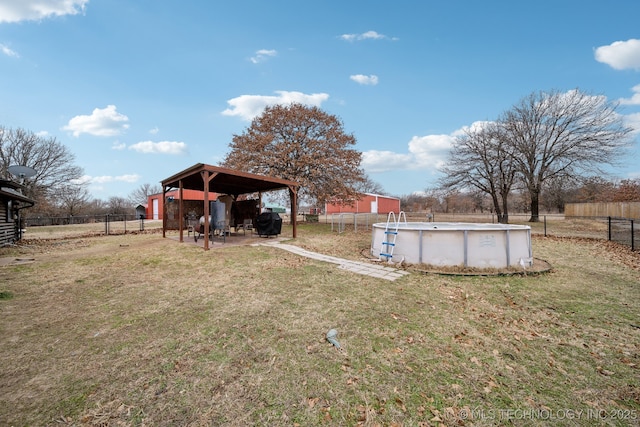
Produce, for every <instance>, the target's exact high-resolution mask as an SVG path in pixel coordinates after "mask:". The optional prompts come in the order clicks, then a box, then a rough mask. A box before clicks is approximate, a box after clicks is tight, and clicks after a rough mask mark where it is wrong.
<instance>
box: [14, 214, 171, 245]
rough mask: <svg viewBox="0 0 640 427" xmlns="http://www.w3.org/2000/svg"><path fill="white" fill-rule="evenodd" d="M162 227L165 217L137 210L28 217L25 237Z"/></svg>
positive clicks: (68, 235) (133, 231)
mask: <svg viewBox="0 0 640 427" xmlns="http://www.w3.org/2000/svg"><path fill="white" fill-rule="evenodd" d="M155 228H160V229H161V228H162V221H159V220H147V219H145V218H144V217H140V216H136V215H135V214H104V215H78V216H56V217H30V218H25V219H24V228H23V230H22V238H27V239H29V238H59V237H76V236H85V235H114V234H127V233H136V232H142V231H145V230H153V229H155Z"/></svg>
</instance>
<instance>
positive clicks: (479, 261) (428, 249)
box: [371, 222, 533, 268]
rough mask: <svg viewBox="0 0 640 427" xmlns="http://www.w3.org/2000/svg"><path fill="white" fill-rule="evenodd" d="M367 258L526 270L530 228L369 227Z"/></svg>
mask: <svg viewBox="0 0 640 427" xmlns="http://www.w3.org/2000/svg"><path fill="white" fill-rule="evenodd" d="M371 255H372V256H374V257H376V258H379V259H380V260H382V261H392V262H400V261H404V262H406V263H409V264H429V265H434V266H460V267H475V268H505V267H529V266H531V265H532V262H533V254H532V251H531V227H529V226H526V225H510V224H473V223H455V222H389V223H384V222H382V223H376V224H373V226H372V234H371Z"/></svg>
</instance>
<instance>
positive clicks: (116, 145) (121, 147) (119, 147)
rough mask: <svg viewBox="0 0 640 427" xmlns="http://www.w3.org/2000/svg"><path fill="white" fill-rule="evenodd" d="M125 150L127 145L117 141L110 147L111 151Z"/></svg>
mask: <svg viewBox="0 0 640 427" xmlns="http://www.w3.org/2000/svg"><path fill="white" fill-rule="evenodd" d="M125 148H127V144H125V143H124V142H118V141H115V142H114V143H113V145H112V146H111V149H112V150H117V151H121V150H124V149H125Z"/></svg>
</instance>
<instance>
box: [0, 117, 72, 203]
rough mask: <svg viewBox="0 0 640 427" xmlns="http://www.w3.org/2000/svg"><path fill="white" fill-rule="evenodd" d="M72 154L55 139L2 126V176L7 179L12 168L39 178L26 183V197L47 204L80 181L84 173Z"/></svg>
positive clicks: (0, 131)
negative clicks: (29, 171) (22, 168)
mask: <svg viewBox="0 0 640 427" xmlns="http://www.w3.org/2000/svg"><path fill="white" fill-rule="evenodd" d="M74 161H75V158H74V156H73V154H72V153H71V152H70V151H69V150H68V149H67V147H65V146H64V145H63V144H61V143H60V142H58V141H57V140H56V138H54V137H43V136H40V135H37V134H35V133H33V132H30V131H27V130H24V129H15V130H13V129H9V128H4V127H0V174H1V175H2V176H8V172H7V169H8V167H9V166H11V165H23V166H28V167H30V168H33V169H35V170H36V172H37V173H36V175H35V176H33V177H30V178H28V179H26V180H25V183H24V184H25V187H26V191H25V195H26V196H27V197H30V198H32V199H34V200H36V201H37V202H38V201H44V200H45V199H47V198H48V197H51V196H52V195H53V194H56V192H57V191H58V190H59V189H61V188H64V187H65V186H66V185H68V184H69V183H70V182H71V181H72V180H77V179H79V178H80V177H81V176H82V174H83V170H82V168H80V167H79V166H76V165H74Z"/></svg>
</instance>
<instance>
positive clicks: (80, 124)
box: [62, 105, 129, 137]
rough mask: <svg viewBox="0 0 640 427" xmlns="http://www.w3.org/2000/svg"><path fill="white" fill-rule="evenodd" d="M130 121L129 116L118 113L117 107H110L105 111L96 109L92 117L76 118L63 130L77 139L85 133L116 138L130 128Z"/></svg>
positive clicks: (104, 109)
mask: <svg viewBox="0 0 640 427" xmlns="http://www.w3.org/2000/svg"><path fill="white" fill-rule="evenodd" d="M128 121H129V118H128V117H127V116H125V115H123V114H120V113H118V112H117V111H116V106H115V105H108V106H107V107H106V108H103V109H100V108H96V109H94V110H93V112H92V113H91V115H90V116H75V117H74V118H72V119H71V120H69V124H67V125H66V126H64V127H63V128H62V130H67V131H70V132H72V133H73V136H75V137H78V136H80V135H81V134H83V133H88V134H90V135H96V136H115V135H120V134H121V133H123V132H124V131H125V130H127V129H128V128H129V125H128V124H127V122H128Z"/></svg>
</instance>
